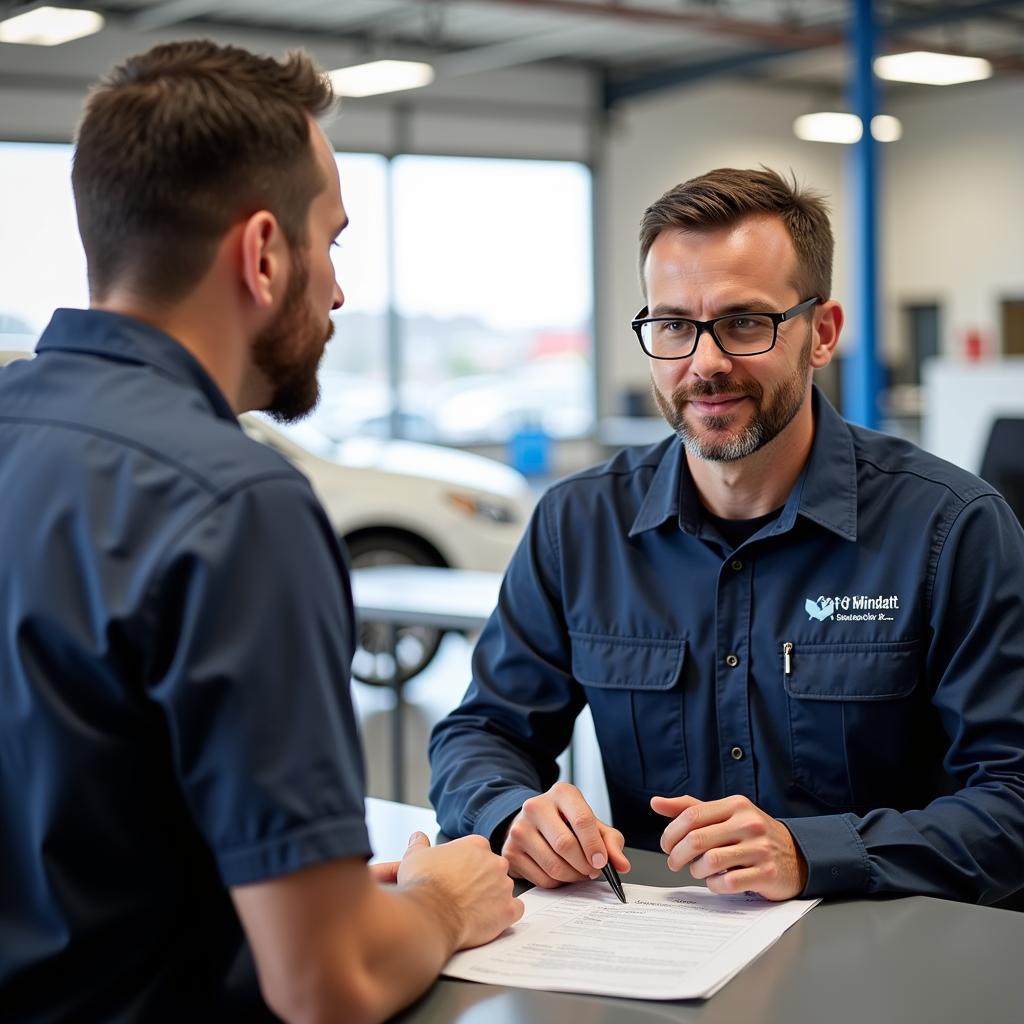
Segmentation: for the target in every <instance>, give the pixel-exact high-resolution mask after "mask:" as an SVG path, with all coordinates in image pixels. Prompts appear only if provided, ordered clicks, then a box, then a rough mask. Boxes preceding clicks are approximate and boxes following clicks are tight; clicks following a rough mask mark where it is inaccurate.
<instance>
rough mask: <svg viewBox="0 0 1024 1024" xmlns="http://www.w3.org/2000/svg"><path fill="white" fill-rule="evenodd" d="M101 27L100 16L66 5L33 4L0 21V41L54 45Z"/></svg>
mask: <svg viewBox="0 0 1024 1024" xmlns="http://www.w3.org/2000/svg"><path fill="white" fill-rule="evenodd" d="M101 28H103V15H102V14H97V13H96V12H95V11H78V10H75V11H73V10H70V9H69V8H67V7H37V8H35V10H32V11H26V12H25V13H24V14H18V15H16V16H15V17H13V18H8V19H7V20H6V21H0V43H25V44H27V45H29V46H57V45H58V44H60V43H66V42H67V41H68V40H69V39H78V38H80V37H81V36H89V35H92V34H93V32H99V30H100V29H101Z"/></svg>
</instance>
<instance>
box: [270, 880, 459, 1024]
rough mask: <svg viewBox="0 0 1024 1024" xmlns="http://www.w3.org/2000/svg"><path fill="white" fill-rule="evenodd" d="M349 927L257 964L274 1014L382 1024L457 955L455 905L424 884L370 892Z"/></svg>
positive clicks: (303, 1022) (302, 1020) (305, 1022)
mask: <svg viewBox="0 0 1024 1024" xmlns="http://www.w3.org/2000/svg"><path fill="white" fill-rule="evenodd" d="M347 916H348V920H347V921H346V922H345V924H344V926H343V927H340V928H337V929H330V930H328V931H325V932H322V933H320V935H318V936H316V937H314V938H311V937H310V935H309V934H308V933H307V934H306V935H304V936H298V935H296V936H295V937H294V941H286V942H285V943H284V948H285V949H287V951H288V952H289V954H291V955H290V956H289V957H288V958H287V960H284V961H281V960H279V961H277V962H266V961H264V962H261V961H260V959H259V958H258V959H257V966H258V968H259V975H260V984H261V988H262V990H263V994H264V998H265V999H266V1000H267V1003H268V1004H269V1005H270V1007H271V1009H273V1010H274V1012H275V1013H276V1014H277V1015H278V1016H280V1017H281V1018H282V1020H284V1021H286V1022H287V1024H321V1022H324V1024H327V1022H331V1021H336V1020H340V1019H344V1020H345V1021H350V1022H355V1024H376V1022H378V1021H383V1020H386V1019H388V1018H389V1017H391V1016H393V1015H394V1014H395V1013H397V1012H398V1011H399V1010H401V1009H402V1008H403V1007H405V1006H408V1005H409V1004H410V1003H412V1002H413V1001H414V1000H415V999H416V998H418V997H419V996H420V995H421V994H422V993H423V992H425V991H426V990H427V988H429V987H430V985H431V984H432V982H433V981H434V979H435V978H436V977H437V975H438V973H439V972H440V970H441V968H442V967H443V966H444V964H445V963H446V962H447V960H448V958H449V957H450V956H451V954H452V953H453V952H454V950H455V949H456V947H457V945H458V943H459V938H460V930H461V925H460V922H459V920H458V918H457V916H456V913H455V910H454V904H453V903H452V902H450V901H447V900H446V899H445V898H444V894H443V893H442V892H440V891H439V890H438V889H436V888H431V887H430V886H428V885H424V884H421V883H417V884H413V885H409V886H404V887H397V886H378V885H370V886H367V888H366V890H365V891H364V893H363V895H362V898H360V899H358V901H356V902H355V903H354V904H353V905H351V906H350V907H349V908H348V912H347Z"/></svg>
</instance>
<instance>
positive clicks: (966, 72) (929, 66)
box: [875, 50, 992, 85]
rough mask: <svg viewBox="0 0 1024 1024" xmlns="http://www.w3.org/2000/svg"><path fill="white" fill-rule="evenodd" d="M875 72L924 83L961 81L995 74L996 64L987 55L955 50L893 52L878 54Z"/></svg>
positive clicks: (904, 80) (941, 83)
mask: <svg viewBox="0 0 1024 1024" xmlns="http://www.w3.org/2000/svg"><path fill="white" fill-rule="evenodd" d="M875 74H876V75H878V77H879V78H885V79H887V80H888V81H890V82H917V83H918V84H920V85H959V84H960V83H961V82H977V81H980V80H981V79H983V78H991V77H992V65H991V64H990V63H989V62H988V61H987V60H985V59H984V58H983V57H958V56H957V55H956V54H952V53H929V52H928V51H927V50H915V51H914V52H913V53H890V54H889V55H888V56H885V57H876V58H875Z"/></svg>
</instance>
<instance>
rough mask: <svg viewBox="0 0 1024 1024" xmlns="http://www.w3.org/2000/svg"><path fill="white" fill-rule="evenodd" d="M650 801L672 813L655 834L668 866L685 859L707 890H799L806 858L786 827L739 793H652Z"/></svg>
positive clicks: (789, 893)
mask: <svg viewBox="0 0 1024 1024" xmlns="http://www.w3.org/2000/svg"><path fill="white" fill-rule="evenodd" d="M651 807H652V809H653V810H654V811H656V812H657V813H658V814H662V815H664V816H665V817H668V818H673V819H674V820H673V821H672V823H671V824H670V825H669V826H668V827H667V828H666V829H665V831H664V832H663V833H662V836H661V848H662V850H664V851H665V853H667V854H668V866H669V867H670V868H671V869H672V870H673V871H679V870H680V869H681V868H683V867H685V866H686V865H687V864H688V865H689V866H690V874H691V875H693V877H694V878H703V879H705V880H706V881H707V886H708V888H709V889H710V890H711V891H712V892H721V893H735V892H756V893H758V894H759V895H761V896H763V897H764V898H765V899H768V900H788V899H792V897H794V896H799V895H800V893H801V892H803V889H804V886H805V885H806V884H807V862H806V861H805V860H804V858H803V854H801V853H800V851H799V850H798V849H797V845H796V843H795V842H794V841H793V837H792V835H791V834H790V832H789V829H788V828H786V826H785V825H783V824H782V822H781V821H776V820H775V819H774V818H772V817H771V816H769V815H767V814H765V812H764V811H762V810H761V809H760V808H758V807H756V806H754V804H752V803H751V802H750V801H749V800H748V799H747V798H746V797H745V796H729V797H726V798H725V799H724V800H709V801H707V802H705V801H703V800H697V799H696V798H695V797H692V796H677V797H664V796H656V797H654V798H653V799H652V800H651Z"/></svg>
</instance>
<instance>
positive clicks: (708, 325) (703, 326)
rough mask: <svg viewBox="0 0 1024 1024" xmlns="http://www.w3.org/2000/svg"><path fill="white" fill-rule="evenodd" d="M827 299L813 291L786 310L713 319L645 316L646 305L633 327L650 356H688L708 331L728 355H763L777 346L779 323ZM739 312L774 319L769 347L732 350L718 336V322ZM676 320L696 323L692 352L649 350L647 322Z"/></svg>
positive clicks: (684, 357)
mask: <svg viewBox="0 0 1024 1024" xmlns="http://www.w3.org/2000/svg"><path fill="white" fill-rule="evenodd" d="M823 301H824V300H823V299H822V298H821V297H820V296H818V295H812V296H811V298H809V299H804V301H803V302H798V303H797V304H796V305H795V306H791V307H790V308H789V309H787V310H786V311H785V312H783V313H766V312H764V311H763V310H753V309H750V310H740V311H737V312H735V313H725V314H723V315H722V316H716V317H712V318H711V319H710V320H694V319H693V318H692V317H689V316H643V314H644V313H647V312H649V310H648V307H647V306H644V307H643V308H642V309H641V310H640V312H639V313H637V315H636V316H635V317H633V319H632V320H631V321H630V324H629V325H630V327H632V328H633V333H634V334H636V340H637V341H639V342H640V347H641V348H642V349H643V350H644V355H646V356H648V357H649V358H651V359H669V360H671V359H689V358H690V356H692V355H693V354H694V352H696V351H697V346H698V345H699V344H700V339H701V335H702V334H704V333H707V334H708V336H709V337H710V338H711V340H712V341H713V342H714V343H715V345H716V346H717V347H718V349H719V351H721V352H722V353H724V354H725V355H727V356H729V357H730V358H735V359H743V358H745V357H746V356H763V355H764V354H765V353H766V352H771V350H772V349H773V348H775V345H776V343H777V342H778V340H779V324H782V323H785V322H786V321H787V320H793V319H795V318H796V317H798V316H801V315H802V314H803V313H806V312H807V311H808V310H810V309H813V308H814V307H815V306H817V305H818V304H819V303H821V302H823ZM738 316H766V317H768V319H769V320H771V322H772V343H771V344H770V345H769V346H768V347H767V348H762V349H758V350H757V351H756V352H730V351H729V350H728V349H727V348H726V347H725V346H724V345H723V344H722V343H721V341H719V340H718V335H717V334H716V333H715V324H717V323H718V322H719V321H721V320H731V319H733V318H734V317H738ZM674 320H681V321H683V322H684V323H688V324H693V326H694V328H695V330H696V332H697V333H696V334H694V336H693V347H692V348H691V349H690V351H689V352H687V353H685V354H684V355H680V356H656V355H654V353H653V352H648V351H647V346H646V345H645V344H644V339H643V336H642V335H641V333H640V332H641V330H642V329H643V325H644V324H650V323H671V322H672V321H674Z"/></svg>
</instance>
